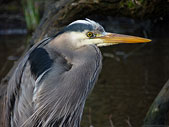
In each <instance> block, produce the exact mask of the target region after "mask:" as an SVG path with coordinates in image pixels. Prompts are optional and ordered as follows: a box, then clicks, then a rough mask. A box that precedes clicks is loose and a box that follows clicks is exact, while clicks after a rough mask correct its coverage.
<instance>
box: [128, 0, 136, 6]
mask: <svg viewBox="0 0 169 127" xmlns="http://www.w3.org/2000/svg"><path fill="white" fill-rule="evenodd" d="M127 5H128V8H133V7H134V6H135V4H134V2H133V1H132V0H129V1H128V2H127Z"/></svg>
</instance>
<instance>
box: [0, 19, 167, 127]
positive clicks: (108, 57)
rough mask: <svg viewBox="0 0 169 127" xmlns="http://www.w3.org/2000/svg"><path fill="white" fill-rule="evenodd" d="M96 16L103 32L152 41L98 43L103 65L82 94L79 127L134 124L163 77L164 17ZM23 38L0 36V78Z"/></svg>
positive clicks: (136, 126) (134, 126) (139, 121)
mask: <svg viewBox="0 0 169 127" xmlns="http://www.w3.org/2000/svg"><path fill="white" fill-rule="evenodd" d="M99 21H100V23H101V24H103V25H104V27H105V29H106V30H107V31H111V32H118V33H125V34H131V35H137V36H142V37H144V36H146V37H148V38H151V39H152V40H153V41H152V42H151V43H148V44H120V45H115V46H111V47H103V48H101V51H102V53H103V56H104V59H103V69H102V72H101V74H100V77H99V80H98V82H97V84H96V86H95V88H94V90H93V92H92V94H91V95H90V96H89V98H88V99H87V102H86V106H85V110H84V115H83V120H82V127H89V126H91V125H93V126H94V127H113V125H114V126H115V127H131V126H132V127H140V126H141V125H142V123H143V119H144V117H145V115H146V112H147V111H148V109H149V106H150V105H151V103H152V101H153V100H154V98H155V97H156V95H157V94H158V92H159V91H160V89H161V87H162V86H163V85H164V83H165V82H166V81H167V80H168V79H169V64H168V63H169V50H168V48H169V36H168V32H169V29H168V28H169V26H167V23H165V21H157V22H158V23H156V22H152V21H149V20H147V21H144V22H143V21H135V20H132V19H126V18H115V19H112V18H108V19H107V22H106V23H104V22H103V21H102V20H99ZM106 24H107V25H106ZM109 26H111V27H109ZM26 38H27V37H26V36H21V35H20V36H5V37H0V67H1V70H0V78H2V77H3V76H4V75H5V74H6V73H7V70H9V68H10V67H11V66H12V64H13V63H14V60H16V59H17V57H18V56H19V55H20V54H21V52H22V51H23V49H24V44H23V42H25V39H26ZM9 56H10V57H9ZM130 125H131V126H130Z"/></svg>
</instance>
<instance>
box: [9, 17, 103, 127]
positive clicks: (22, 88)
mask: <svg viewBox="0 0 169 127" xmlns="http://www.w3.org/2000/svg"><path fill="white" fill-rule="evenodd" d="M81 26H82V27H81ZM85 30H87V31H89V30H90V31H97V32H100V33H102V32H104V29H103V28H102V27H101V26H100V25H99V24H97V23H95V22H94V21H91V20H83V21H82V20H79V21H76V22H74V23H73V24H70V25H69V26H68V27H66V28H65V29H64V30H63V31H61V32H60V33H58V34H57V35H56V36H54V37H51V38H47V39H44V40H43V41H41V42H40V43H37V44H36V45H34V46H33V47H32V48H31V49H30V50H29V51H28V52H27V54H26V55H25V56H24V58H23V59H22V60H21V61H20V63H19V65H18V67H17V68H16V70H15V72H14V74H13V76H12V77H11V79H10V81H9V86H8V89H7V101H6V108H7V109H6V118H7V120H6V125H7V126H8V127H52V126H54V127H79V126H80V121H81V117H82V112H83V108H84V105H85V101H86V98H87V96H88V94H89V93H90V92H91V90H92V88H93V86H94V84H95V82H96V80H97V78H98V75H99V72H100V70H101V67H102V63H101V60H102V56H101V53H100V51H99V49H98V48H97V46H96V45H94V44H89V45H82V44H80V43H81V42H80V41H79V42H78V41H77V40H78V39H76V41H77V42H76V43H74V42H73V39H72V42H71V40H70V39H71V37H70V34H69V32H75V31H77V32H83V31H85Z"/></svg>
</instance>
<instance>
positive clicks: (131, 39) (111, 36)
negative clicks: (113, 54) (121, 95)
mask: <svg viewBox="0 0 169 127" xmlns="http://www.w3.org/2000/svg"><path fill="white" fill-rule="evenodd" d="M96 38H98V39H102V40H103V42H104V43H106V44H119V43H144V42H150V41H151V40H150V39H146V38H142V37H136V36H129V35H123V34H116V33H106V34H105V35H104V36H100V37H96Z"/></svg>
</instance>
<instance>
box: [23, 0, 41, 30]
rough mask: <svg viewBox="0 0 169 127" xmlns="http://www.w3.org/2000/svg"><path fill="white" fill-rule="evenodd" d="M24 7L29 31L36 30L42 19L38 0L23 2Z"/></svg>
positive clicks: (25, 0) (24, 0)
mask: <svg viewBox="0 0 169 127" xmlns="http://www.w3.org/2000/svg"><path fill="white" fill-rule="evenodd" d="M22 6H23V10H24V14H25V20H26V24H27V28H28V30H30V31H32V30H35V28H36V27H37V25H38V24H39V19H40V18H39V7H38V6H37V0H22Z"/></svg>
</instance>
